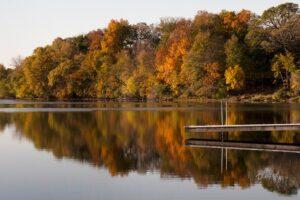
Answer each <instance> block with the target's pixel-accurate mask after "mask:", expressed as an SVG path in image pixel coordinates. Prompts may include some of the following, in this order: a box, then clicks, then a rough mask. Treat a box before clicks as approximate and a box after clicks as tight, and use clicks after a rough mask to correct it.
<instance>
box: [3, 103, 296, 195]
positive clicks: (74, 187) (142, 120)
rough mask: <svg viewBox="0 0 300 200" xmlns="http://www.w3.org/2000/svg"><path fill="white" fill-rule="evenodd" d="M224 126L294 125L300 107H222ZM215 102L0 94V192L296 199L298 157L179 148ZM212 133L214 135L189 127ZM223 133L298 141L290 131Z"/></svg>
mask: <svg viewBox="0 0 300 200" xmlns="http://www.w3.org/2000/svg"><path fill="white" fill-rule="evenodd" d="M226 121H227V123H228V124H250V123H298V122H300V105H299V104H235V103H229V104H228V114H227V120H226ZM220 123H221V114H220V104H219V103H207V104H200V103H114V102H109V103H104V102H30V101H14V100H2V101H0V159H1V164H0V199H9V200H21V199H22V200H25V199H29V200H40V199H44V200H48V199H49V200H50V199H53V200H54V199H55V200H56V199H67V200H68V199H70V200H75V199H85V200H89V199H91V200H92V199H109V200H110V199H116V200H117V199H118V200H119V199H126V200H134V199H162V200H165V199H178V200H179V199H180V200H182V199H185V200H188V199H223V200H224V199H228V200H232V199H251V200H252V199H264V200H274V199H299V198H300V195H299V192H300V191H299V188H300V173H299V170H300V154H298V153H297V152H293V153H291V152H282V151H277V152H273V151H268V150H260V149H256V150H243V149H231V148H228V149H224V148H217V147H216V148H208V147H205V146H204V147H203V146H201V147H197V146H187V145H186V139H187V137H190V135H191V133H187V132H186V131H185V129H184V126H185V125H207V124H220ZM193 137H199V139H203V138H204V139H216V138H219V137H220V133H199V134H197V133H195V134H193ZM228 138H230V140H234V141H238V142H252V143H255V142H263V143H272V144H285V145H294V146H296V145H300V132H299V131H298V132H297V131H280V132H275V131H270V132H231V133H228Z"/></svg>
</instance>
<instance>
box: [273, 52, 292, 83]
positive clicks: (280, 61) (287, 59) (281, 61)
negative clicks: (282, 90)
mask: <svg viewBox="0 0 300 200" xmlns="http://www.w3.org/2000/svg"><path fill="white" fill-rule="evenodd" d="M296 69H297V67H296V65H295V62H294V56H293V54H292V53H290V52H286V53H285V54H282V53H280V54H277V55H275V57H274V58H273V60H272V71H273V72H274V77H275V78H276V79H279V80H281V82H282V83H283V85H284V86H285V87H287V88H290V78H291V73H292V72H294V71H295V70H296Z"/></svg>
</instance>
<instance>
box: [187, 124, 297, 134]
mask: <svg viewBox="0 0 300 200" xmlns="http://www.w3.org/2000/svg"><path fill="white" fill-rule="evenodd" d="M185 130H186V131H189V132H233V131H241V132H242V131H291V130H295V131H297V130H300V123H297V124H239V125H205V126H185Z"/></svg>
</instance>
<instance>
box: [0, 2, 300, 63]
mask: <svg viewBox="0 0 300 200" xmlns="http://www.w3.org/2000/svg"><path fill="white" fill-rule="evenodd" d="M285 2H287V1H282V0H151V1H149V0H147V1H146V0H0V25H1V29H0V63H2V64H4V65H6V66H8V65H9V64H10V63H11V59H12V58H13V57H16V56H18V55H21V56H22V57H25V56H28V55H30V54H31V53H32V51H33V50H34V49H35V48H36V47H38V46H44V45H47V44H50V43H51V42H52V41H53V40H54V39H55V38H56V37H70V36H75V35H79V34H82V33H87V32H89V31H91V30H95V29H98V28H103V27H105V26H106V25H107V24H108V22H109V21H110V20H111V19H120V18H124V19H127V20H128V21H129V22H130V23H137V22H147V23H158V22H159V20H160V18H161V17H186V18H192V17H193V16H194V15H195V14H196V12H197V11H198V10H207V11H209V12H220V11H221V10H224V9H226V10H233V11H239V10H241V9H243V8H244V9H247V10H251V11H252V12H255V13H257V14H261V13H262V11H263V10H265V9H267V8H269V7H271V6H275V5H278V4H281V3H285ZM288 2H294V3H298V4H299V3H300V0H290V1H288Z"/></svg>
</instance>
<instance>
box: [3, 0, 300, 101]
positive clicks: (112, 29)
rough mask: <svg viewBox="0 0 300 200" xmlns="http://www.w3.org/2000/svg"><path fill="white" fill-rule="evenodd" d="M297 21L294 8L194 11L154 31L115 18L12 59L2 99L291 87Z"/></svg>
mask: <svg viewBox="0 0 300 200" xmlns="http://www.w3.org/2000/svg"><path fill="white" fill-rule="evenodd" d="M299 16H300V15H299V9H298V5H297V4H292V3H286V4H281V5H279V6H276V7H272V8H270V9H268V10H266V11H265V12H264V13H263V14H262V15H261V16H258V15H256V14H254V13H251V12H250V11H247V10H242V11H240V12H231V11H222V12H220V13H219V14H213V13H208V12H205V11H199V12H198V13H197V15H196V16H195V17H194V19H183V18H165V19H162V20H161V22H160V23H159V24H157V25H147V24H146V23H138V24H129V22H128V21H127V20H124V19H121V20H112V21H111V22H110V23H109V24H108V26H107V28H105V29H99V30H95V31H91V32H90V33H87V34H85V35H79V36H76V37H72V38H66V39H62V38H57V39H55V40H54V41H53V43H52V44H51V45H47V46H45V47H38V48H36V49H35V50H34V52H33V54H32V55H31V56H28V57H26V58H25V59H23V60H20V59H18V60H15V61H17V62H14V63H13V65H14V67H15V68H14V69H5V68H2V69H1V70H0V79H1V80H0V91H1V92H0V97H2V98H4V97H13V98H43V99H84V98H92V99H95V98H101V99H103V98H105V99H115V98H138V99H161V98H162V99H164V98H180V97H184V98H202V97H205V98H220V97H224V96H226V95H227V94H231V92H232V91H234V90H239V91H241V89H245V88H246V89H256V88H259V87H261V85H260V84H261V83H262V82H265V83H269V87H275V88H276V87H278V88H280V87H281V86H282V85H283V84H284V85H286V86H287V87H288V88H289V80H288V79H289V78H290V77H291V74H290V73H291V70H289V69H293V71H294V70H297V69H298V68H299V65H297V63H299V59H300V54H299V52H300V49H299V47H300V37H299V35H300V33H299V30H300V17H299ZM285 55H286V56H288V58H287V59H285V57H284V56H285ZM273 72H274V77H273V79H271V80H270V78H269V76H267V75H268V74H270V73H273ZM257 74H259V76H258V75H257ZM264 79H267V81H264ZM276 79H279V80H281V81H277V84H276V85H272V83H273V82H274V80H276ZM264 86H265V85H264ZM226 88H227V89H226ZM244 91H245V92H247V90H244Z"/></svg>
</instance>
